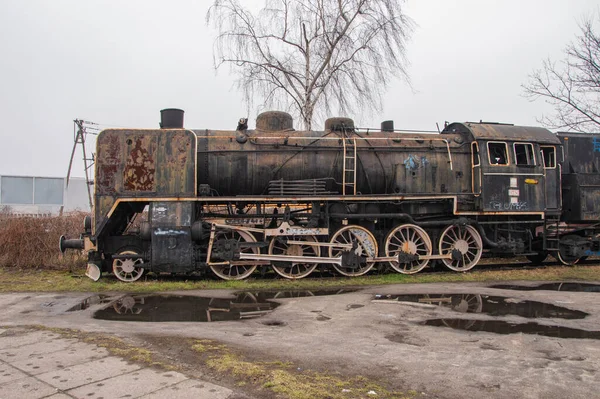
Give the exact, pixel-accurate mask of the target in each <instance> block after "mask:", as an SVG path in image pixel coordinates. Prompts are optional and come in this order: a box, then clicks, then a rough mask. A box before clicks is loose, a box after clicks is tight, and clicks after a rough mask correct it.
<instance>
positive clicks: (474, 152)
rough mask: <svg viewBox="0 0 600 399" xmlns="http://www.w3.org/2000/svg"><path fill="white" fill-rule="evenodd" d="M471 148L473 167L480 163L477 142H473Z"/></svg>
mask: <svg viewBox="0 0 600 399" xmlns="http://www.w3.org/2000/svg"><path fill="white" fill-rule="evenodd" d="M471 148H472V151H471V153H472V156H473V159H472V162H473V166H479V164H480V161H479V145H478V144H477V142H473V144H471Z"/></svg>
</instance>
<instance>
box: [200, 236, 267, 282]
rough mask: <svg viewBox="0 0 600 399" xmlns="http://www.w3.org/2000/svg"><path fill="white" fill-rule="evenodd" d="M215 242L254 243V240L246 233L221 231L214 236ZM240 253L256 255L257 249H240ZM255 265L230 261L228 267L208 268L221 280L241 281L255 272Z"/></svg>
mask: <svg viewBox="0 0 600 399" xmlns="http://www.w3.org/2000/svg"><path fill="white" fill-rule="evenodd" d="M215 240H237V241H238V242H256V238H254V236H253V235H252V234H251V233H248V232H247V231H241V230H240V231H238V230H221V231H218V232H217V233H216V234H215ZM240 252H242V253H254V254H258V253H259V249H258V248H257V247H251V248H242V249H241V251H240ZM256 266H257V264H248V263H247V262H245V261H244V262H243V263H241V262H240V263H236V262H235V261H232V262H231V264H229V265H212V266H211V267H210V268H211V269H212V271H213V273H215V274H216V275H217V276H219V277H220V278H222V279H223V280H243V279H245V278H246V277H248V276H250V275H251V274H252V272H254V270H256Z"/></svg>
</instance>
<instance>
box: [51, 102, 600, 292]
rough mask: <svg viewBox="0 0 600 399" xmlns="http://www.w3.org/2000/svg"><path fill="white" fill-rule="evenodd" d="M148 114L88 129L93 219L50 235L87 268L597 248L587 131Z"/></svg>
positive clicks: (130, 273)
mask: <svg viewBox="0 0 600 399" xmlns="http://www.w3.org/2000/svg"><path fill="white" fill-rule="evenodd" d="M173 115H174V116H175V121H173V120H170V118H172V117H173ZM163 117H164V119H163V122H162V123H161V129H139V130H131V129H111V130H105V131H103V132H102V133H101V134H100V135H99V136H98V141H97V155H96V174H95V181H94V183H95V202H94V211H93V218H90V219H88V220H86V227H85V233H84V235H83V237H82V238H81V239H79V240H66V239H64V238H61V249H62V250H64V249H66V248H83V249H85V250H86V251H87V253H88V257H89V261H88V275H89V276H90V277H92V278H94V279H97V278H99V277H100V275H101V273H102V272H105V271H106V272H108V271H112V272H114V274H115V275H116V276H117V277H118V278H119V279H121V280H124V281H135V280H137V279H139V278H140V277H141V275H142V274H143V272H144V271H153V272H157V273H161V272H167V273H184V274H185V273H198V272H200V273H201V272H206V271H209V270H212V272H214V273H215V274H216V275H217V276H219V277H221V278H224V279H242V278H246V277H248V276H250V275H251V274H252V273H253V272H254V271H255V269H256V268H257V267H259V266H261V267H269V266H270V267H272V269H273V270H274V271H275V272H277V273H278V274H280V275H281V276H283V277H286V278H302V277H305V276H307V275H309V274H310V273H311V272H312V271H313V270H315V268H316V267H318V265H322V267H333V268H334V269H335V270H336V271H337V272H339V273H341V274H343V275H346V276H358V275H362V274H365V273H367V272H368V271H369V270H370V269H371V268H373V267H374V266H375V265H383V266H391V268H393V269H394V270H396V271H398V272H400V273H416V272H418V271H420V270H422V269H423V268H425V267H426V266H427V265H428V264H431V263H432V262H441V263H442V264H444V265H445V266H447V267H448V268H450V269H452V270H455V271H467V270H470V269H471V268H473V267H474V266H475V265H476V264H477V263H478V262H479V260H480V258H481V257H482V255H484V254H486V255H488V254H492V255H494V256H513V255H525V256H527V257H528V258H529V259H530V260H531V261H533V262H541V261H542V260H543V259H545V258H546V256H547V255H548V254H552V255H554V256H555V257H556V258H557V259H559V260H560V261H561V262H563V263H565V264H573V263H576V262H577V261H578V260H579V259H581V258H582V257H585V256H589V255H595V254H596V252H597V251H598V250H599V249H600V248H599V240H598V238H597V235H598V233H600V227H599V223H598V219H599V216H600V215H599V212H600V207H599V204H600V201H599V199H600V174H599V173H598V171H599V170H600V169H599V167H600V163H599V157H598V154H600V141H599V144H598V146H596V141H595V140H596V138H595V136H592V135H575V134H559V135H556V134H554V133H552V132H550V131H548V130H546V129H542V128H534V127H520V126H513V125H506V124H496V123H453V124H449V125H447V126H445V128H444V130H443V131H442V132H441V133H439V134H430V133H425V132H415V131H413V132H400V131H395V130H394V129H393V123H390V122H384V123H383V124H382V127H381V129H376V130H373V129H358V128H356V127H355V126H354V124H353V122H352V120H350V119H347V118H332V119H330V120H328V121H327V122H326V126H325V130H324V131H323V132H313V131H311V132H307V131H295V130H294V129H293V126H292V120H291V117H290V116H289V115H288V114H285V113H281V112H268V113H264V114H261V115H260V116H259V117H258V119H257V127H256V129H254V130H248V129H247V124H246V121H245V120H241V121H240V124H239V125H238V129H237V130H234V131H219V130H187V129H184V128H183V123H182V121H183V113H182V111H179V110H163ZM597 147H598V148H597ZM146 212H147V218H146V220H145V221H143V222H141V223H135V221H136V217H138V216H139V215H140V214H142V213H146Z"/></svg>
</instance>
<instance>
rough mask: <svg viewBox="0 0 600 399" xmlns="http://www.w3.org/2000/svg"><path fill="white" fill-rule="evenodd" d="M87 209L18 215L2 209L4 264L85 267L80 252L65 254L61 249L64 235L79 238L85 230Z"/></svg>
mask: <svg viewBox="0 0 600 399" xmlns="http://www.w3.org/2000/svg"><path fill="white" fill-rule="evenodd" d="M85 215H86V213H84V212H74V213H70V214H68V215H65V216H49V217H14V216H11V215H10V214H8V213H4V212H0V267H9V268H20V269H42V268H43V269H64V270H73V269H74V268H76V267H84V266H85V257H84V256H83V254H82V253H80V252H79V251H75V250H71V251H68V252H67V253H66V254H65V255H64V256H62V255H61V253H60V251H59V249H58V240H59V238H60V236H61V235H63V234H64V235H65V236H67V237H69V238H77V237H79V235H80V234H81V232H82V231H83V218H84V216H85Z"/></svg>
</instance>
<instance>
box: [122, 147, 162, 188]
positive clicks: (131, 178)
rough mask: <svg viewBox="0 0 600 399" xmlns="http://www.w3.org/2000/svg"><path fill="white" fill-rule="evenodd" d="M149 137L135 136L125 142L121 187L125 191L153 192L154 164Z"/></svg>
mask: <svg viewBox="0 0 600 399" xmlns="http://www.w3.org/2000/svg"><path fill="white" fill-rule="evenodd" d="M153 141H154V140H152V138H151V137H147V136H142V135H136V136H133V137H129V138H128V139H127V141H126V143H127V146H128V152H127V158H126V163H125V169H124V170H123V186H124V189H125V190H127V191H154V189H155V187H154V176H155V172H156V164H155V161H154V157H153V152H154V151H153V149H154V148H152V147H153V145H152V144H154V143H153Z"/></svg>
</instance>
